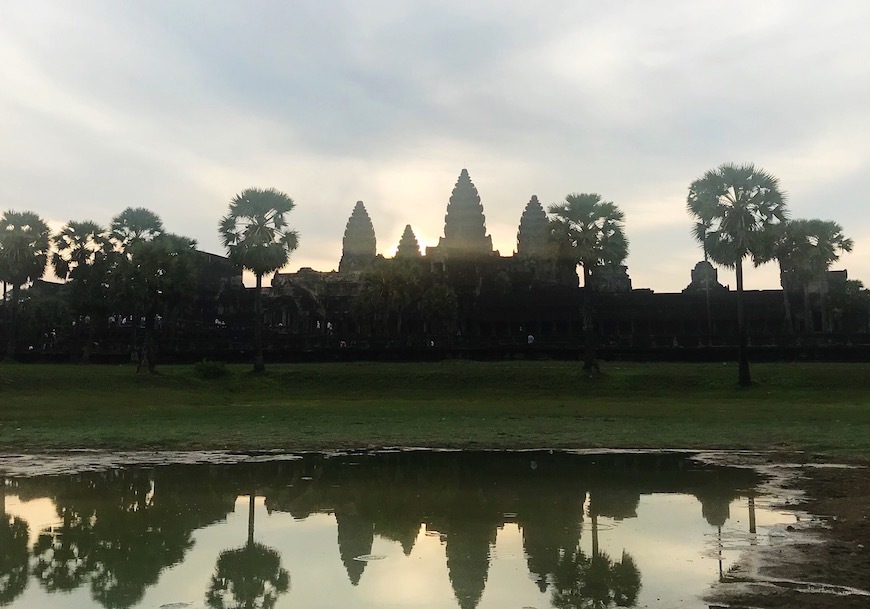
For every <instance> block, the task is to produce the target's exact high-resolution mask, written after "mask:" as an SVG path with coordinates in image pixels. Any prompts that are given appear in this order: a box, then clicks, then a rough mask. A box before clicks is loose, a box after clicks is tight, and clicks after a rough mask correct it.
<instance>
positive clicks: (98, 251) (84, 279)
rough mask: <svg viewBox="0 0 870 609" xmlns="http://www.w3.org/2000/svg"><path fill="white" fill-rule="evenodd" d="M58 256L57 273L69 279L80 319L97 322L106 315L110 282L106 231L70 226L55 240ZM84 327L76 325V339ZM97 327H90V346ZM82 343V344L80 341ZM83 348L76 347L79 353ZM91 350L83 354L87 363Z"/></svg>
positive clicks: (92, 225) (77, 224) (54, 260)
mask: <svg viewBox="0 0 870 609" xmlns="http://www.w3.org/2000/svg"><path fill="white" fill-rule="evenodd" d="M51 243H52V245H53V246H54V249H55V252H54V254H53V255H52V257H51V264H52V267H53V268H54V273H55V275H57V276H58V277H59V278H60V279H69V280H71V281H70V283H69V286H68V287H69V296H70V301H71V304H72V308H73V309H74V310H75V312H76V313H77V314H78V315H79V316H82V315H85V316H89V317H91V318H93V319H94V320H95V319H96V317H97V315H98V314H100V313H105V306H106V304H107V297H108V284H107V281H106V277H107V273H108V263H109V259H110V256H111V250H112V243H111V241H110V240H109V237H108V235H107V233H106V231H105V229H104V228H103V227H101V226H100V225H99V224H97V223H96V222H90V221H84V222H76V221H74V220H70V222H69V223H68V224H67V225H66V226H64V227H63V228H62V229H61V230H60V232H58V233H57V234H56V235H54V236H53V237H52V238H51ZM81 325H82V324H80V323H77V324H76V336H78V335H79V330H80V328H81ZM93 328H94V323H91V324H90V327H89V333H90V336H89V337H88V344H90V342H91V340H92V337H93ZM76 343H78V341H76ZM78 348H79V345H78V344H77V345H76V350H78ZM87 354H88V348H87V347H86V348H85V349H84V350H83V351H82V361H87Z"/></svg>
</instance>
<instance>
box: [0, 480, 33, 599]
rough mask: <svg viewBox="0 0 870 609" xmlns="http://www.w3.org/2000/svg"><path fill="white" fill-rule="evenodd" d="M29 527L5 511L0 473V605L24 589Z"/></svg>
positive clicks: (4, 484)
mask: <svg viewBox="0 0 870 609" xmlns="http://www.w3.org/2000/svg"><path fill="white" fill-rule="evenodd" d="M29 539H30V529H29V528H28V526H27V523H26V522H24V521H23V520H22V519H21V518H18V517H16V516H12V515H11V514H7V513H6V480H5V479H4V478H3V477H2V476H0V607H2V606H5V605H9V604H11V603H12V601H14V600H15V599H16V598H18V597H19V596H20V595H21V593H22V592H24V590H25V588H27V578H28V575H29V571H30V562H29V559H30V556H29V554H28V552H27V543H28V541H29Z"/></svg>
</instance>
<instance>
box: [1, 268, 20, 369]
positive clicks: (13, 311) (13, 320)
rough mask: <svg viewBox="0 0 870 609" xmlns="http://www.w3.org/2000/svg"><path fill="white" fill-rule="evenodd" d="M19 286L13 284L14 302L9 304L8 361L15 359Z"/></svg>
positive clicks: (7, 329)
mask: <svg viewBox="0 0 870 609" xmlns="http://www.w3.org/2000/svg"><path fill="white" fill-rule="evenodd" d="M19 289H20V288H19V286H18V285H16V284H14V283H13V284H12V300H11V301H10V302H9V316H8V320H9V323H8V324H6V326H7V327H6V357H5V358H4V359H5V360H7V361H12V360H13V359H15V343H16V338H17V336H16V335H17V333H18V290H19Z"/></svg>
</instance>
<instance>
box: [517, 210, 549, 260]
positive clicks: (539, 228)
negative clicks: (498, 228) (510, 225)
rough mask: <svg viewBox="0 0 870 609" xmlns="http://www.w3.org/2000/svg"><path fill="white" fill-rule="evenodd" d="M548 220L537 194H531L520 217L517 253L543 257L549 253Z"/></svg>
mask: <svg viewBox="0 0 870 609" xmlns="http://www.w3.org/2000/svg"><path fill="white" fill-rule="evenodd" d="M551 250H552V247H551V245H550V222H549V220H547V212H545V211H544V208H543V207H542V206H541V203H540V201H538V197H537V196H533V197H532V198H531V199H530V200H529V202H528V204H527V205H526V208H525V209H524V210H523V215H522V217H521V218H520V227H519V231H517V254H518V255H520V256H534V257H545V256H549V255H550V254H551Z"/></svg>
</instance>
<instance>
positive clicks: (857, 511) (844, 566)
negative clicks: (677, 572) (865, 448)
mask: <svg viewBox="0 0 870 609" xmlns="http://www.w3.org/2000/svg"><path fill="white" fill-rule="evenodd" d="M797 473H798V475H796V476H794V477H792V478H790V480H789V481H788V482H787V485H788V486H790V487H791V488H792V490H797V491H799V492H802V493H801V495H798V496H799V497H800V499H799V500H798V501H797V502H794V503H792V504H791V505H789V506H787V507H788V508H789V509H795V510H799V511H801V512H806V513H809V514H811V515H812V517H811V518H810V519H809V521H808V522H807V523H806V526H805V527H802V526H801V525H798V526H797V527H790V528H789V532H790V533H793V537H792V539H791V540H790V543H789V544H788V545H786V546H780V547H769V548H766V549H763V550H760V551H759V552H758V553H757V555H756V556H753V557H746V558H745V559H744V562H745V563H751V567H750V566H748V565H747V564H744V565H743V566H742V567H741V568H738V569H737V570H736V571H735V572H734V573H731V574H729V575H727V576H726V581H725V582H723V583H722V584H720V586H718V587H717V588H716V591H715V593H714V595H712V596H711V597H709V598H708V599H707V601H708V602H709V603H711V604H710V607H717V608H718V607H729V608H753V609H755V608H759V609H761V608H763V609H779V608H783V609H784V608H786V607H788V608H790V609H791V608H808V609H829V608H830V609H833V608H837V609H853V608H854V609H859V608H860V609H868V608H870V468H868V467H867V464H866V463H854V464H852V467H832V466H825V465H824V464H820V463H812V462H807V463H803V464H800V465H799V466H798V468H797Z"/></svg>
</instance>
